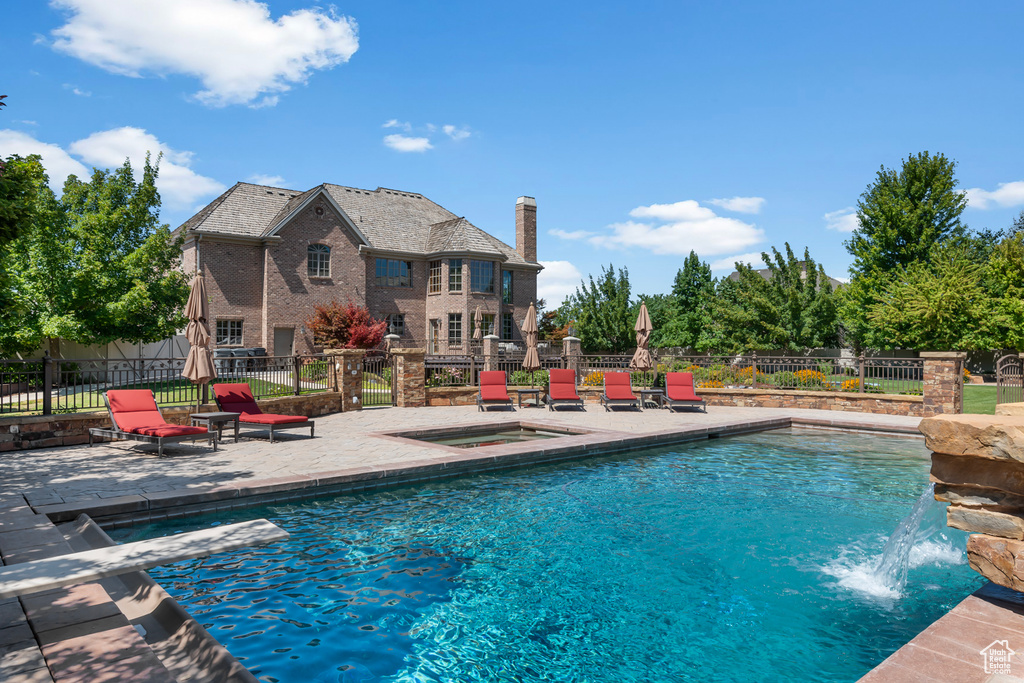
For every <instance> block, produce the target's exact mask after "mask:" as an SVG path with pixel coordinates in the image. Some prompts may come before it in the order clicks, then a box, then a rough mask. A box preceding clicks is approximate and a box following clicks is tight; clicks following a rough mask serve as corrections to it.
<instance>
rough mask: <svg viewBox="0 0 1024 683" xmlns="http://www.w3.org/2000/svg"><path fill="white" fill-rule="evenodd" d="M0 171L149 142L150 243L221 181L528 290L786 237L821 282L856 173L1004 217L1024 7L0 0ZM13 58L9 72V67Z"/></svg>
mask: <svg viewBox="0 0 1024 683" xmlns="http://www.w3.org/2000/svg"><path fill="white" fill-rule="evenodd" d="M10 5H11V6H9V7H7V8H6V9H5V12H4V21H3V23H2V25H0V37H2V39H3V44H4V48H5V54H7V55H8V58H7V59H6V60H5V61H4V63H3V67H2V69H3V72H2V73H3V78H2V79H0V94H6V95H8V98H7V100H6V101H7V103H8V106H7V107H6V108H4V109H3V110H0V155H3V156H6V155H8V154H12V153H19V154H27V153H31V152H39V153H42V154H43V156H44V161H45V163H46V164H47V167H48V168H49V170H50V171H51V175H52V176H53V177H54V179H53V182H54V183H57V184H59V183H60V182H62V180H63V177H64V176H65V175H66V174H67V173H69V172H75V173H83V172H84V171H87V170H88V169H89V168H91V167H92V166H99V167H112V166H116V165H118V164H120V163H121V162H122V161H123V159H124V158H125V156H131V157H132V158H133V159H141V155H142V154H144V152H145V150H146V149H151V150H154V151H155V150H157V149H160V150H163V151H164V153H165V158H164V162H163V165H162V167H161V180H160V189H161V194H162V196H163V199H164V209H163V213H162V215H163V219H164V220H165V221H166V222H168V223H170V224H171V226H172V227H174V226H177V225H178V224H180V223H181V222H182V221H184V220H185V219H186V218H188V217H189V216H190V215H191V214H192V213H194V211H195V210H196V209H198V208H199V207H201V206H204V205H205V204H206V203H207V202H208V201H209V200H211V199H212V198H214V197H215V196H216V195H217V194H219V193H220V192H221V191H222V190H223V189H224V188H226V187H228V186H230V185H232V184H233V183H235V182H236V181H239V180H245V181H261V180H264V181H266V182H269V183H270V184H276V185H280V186H283V187H287V188H290V189H296V190H305V189H308V188H310V187H312V186H314V185H317V184H319V183H321V182H333V183H338V184H343V185H353V186H358V187H364V188H370V189H373V188H376V187H378V186H384V187H391V188H397V189H404V190H409V191H415V192H420V193H423V194H425V195H426V196H428V197H429V198H431V199H433V200H434V201H436V202H438V203H439V204H441V205H443V206H445V207H446V208H448V209H449V210H451V211H453V212H455V213H456V214H459V215H464V216H466V217H467V218H468V219H469V220H470V221H472V222H473V223H475V224H476V225H478V226H480V227H481V228H483V229H485V230H488V231H489V232H491V233H493V234H495V235H497V236H498V237H500V238H501V239H503V240H505V241H506V242H509V243H512V244H514V243H515V235H514V203H515V199H516V197H518V196H519V195H524V194H525V195H532V196H534V197H536V198H537V204H538V223H539V233H540V236H539V248H538V251H539V255H540V260H541V261H542V262H545V263H546V264H547V266H548V267H547V269H546V270H545V272H544V273H542V276H541V294H542V296H543V295H546V296H547V297H548V299H549V302H550V301H551V300H558V299H559V298H560V297H561V295H562V294H564V293H566V292H568V291H571V290H572V288H573V287H574V286H575V284H577V283H578V280H579V276H580V274H583V275H586V274H588V273H596V272H597V271H598V270H599V269H600V267H601V265H602V264H608V263H614V264H615V265H616V266H627V267H628V268H629V270H630V275H631V280H632V282H633V288H634V292H636V293H640V292H643V293H656V292H664V291H667V290H668V289H669V288H670V286H671V281H672V278H673V276H674V275H675V272H676V270H677V269H678V268H679V267H680V265H681V262H682V259H683V258H684V257H685V255H686V254H687V253H688V252H689V250H690V249H691V248H692V249H695V250H696V251H697V253H698V254H699V255H700V256H701V257H702V258H703V259H705V260H706V261H708V262H710V263H713V264H714V265H715V267H716V271H715V272H716V274H718V275H724V274H726V273H728V272H729V271H730V270H732V266H731V264H732V262H733V261H734V260H735V259H736V258H737V257H740V258H743V259H744V260H746V259H748V258H750V256H749V255H751V254H756V253H757V252H760V251H761V250H767V249H768V248H769V246H772V245H775V246H779V247H781V246H782V244H783V243H784V242H787V241H788V242H789V243H790V244H792V245H793V247H794V248H796V249H798V250H802V248H803V247H804V246H808V247H810V249H811V254H812V256H814V257H815V258H816V259H817V260H818V261H820V262H821V263H823V264H824V265H825V268H826V270H827V271H828V272H829V274H831V275H833V276H838V277H843V276H845V275H846V269H847V267H848V265H849V257H848V255H847V253H846V251H845V249H844V248H843V246H842V243H843V241H844V240H845V239H847V237H848V235H849V233H848V232H846V231H847V230H849V229H850V228H851V227H852V225H853V223H852V219H851V217H850V208H851V207H853V206H854V205H855V204H856V201H857V198H858V196H859V195H860V193H861V192H863V191H864V189H865V187H866V186H867V185H868V183H870V182H871V181H872V179H873V177H874V174H875V172H876V171H877V170H878V168H879V167H880V166H881V165H885V166H889V167H892V166H897V165H898V164H899V163H900V160H901V159H902V158H905V157H906V156H907V155H908V154H910V153H916V152H919V151H923V150H929V151H931V152H942V153H944V154H946V155H947V156H949V157H951V158H953V159H955V160H956V161H957V162H958V163H959V167H958V177H959V180H960V184H961V187H962V188H963V189H965V190H968V191H969V193H968V196H969V200H970V208H968V210H967V211H966V212H965V220H966V222H967V223H968V225H969V226H970V227H972V228H986V227H987V228H1004V227H1007V226H1008V225H1010V223H1011V222H1012V220H1013V218H1014V216H1016V215H1018V214H1019V213H1020V212H1021V210H1024V140H1022V128H1021V125H1020V121H1021V118H1022V112H1024V89H1022V88H1021V87H1020V79H1021V63H1022V61H1021V59H1022V56H1024V55H1022V53H1021V48H1020V31H1021V27H1022V24H1024V22H1022V20H1024V5H1022V4H1021V3H1019V2H986V3H977V4H975V5H970V6H968V5H965V4H963V3H953V2H934V1H932V2H902V3H893V2H891V1H890V2H859V3H821V2H803V3H797V2H790V3H765V2H758V3H754V2H749V3H745V2H733V3H707V2H701V3H698V2H647V3H601V2H586V3H582V2H580V3H550V2H545V3H531V2H519V3H486V2H447V3H414V2H409V3H389V2H379V1H378V2H365V1H360V2H348V3H341V4H337V5H334V6H322V5H314V4H312V3H308V2H290V1H289V2H285V1H277V0H274V1H271V2H267V3H256V2H249V1H245V0H175V1H171V0H163V1H157V0H147V1H142V0H55V1H54V2H51V3H45V2H31V3H30V2H18V3H10ZM15 55H16V57H14V56H15Z"/></svg>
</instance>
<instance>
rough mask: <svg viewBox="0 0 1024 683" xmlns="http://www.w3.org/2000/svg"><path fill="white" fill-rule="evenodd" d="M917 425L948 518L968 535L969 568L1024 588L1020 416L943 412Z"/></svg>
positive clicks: (1023, 431) (1023, 429) (1023, 433)
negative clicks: (969, 534) (927, 451)
mask: <svg viewBox="0 0 1024 683" xmlns="http://www.w3.org/2000/svg"><path fill="white" fill-rule="evenodd" d="M920 429H921V432H922V433H923V434H924V435H925V443H926V444H927V446H928V448H930V449H931V450H932V476H931V478H932V481H933V482H935V498H936V499H938V500H941V501H946V502H948V503H949V508H948V510H947V512H946V521H947V523H948V524H949V526H951V527H954V528H956V529H963V530H964V531H968V532H971V534H972V535H971V536H970V538H969V539H968V541H967V560H968V562H969V563H970V565H971V568H972V569H974V570H975V571H976V572H978V573H979V574H981V575H983V576H984V577H985V578H987V579H989V580H990V581H992V582H994V583H997V584H999V585H1001V586H1006V587H1007V588H1012V589H1013V590H1017V591H1024V416H1004V415H942V416H939V417H929V418H925V419H924V420H921V425H920Z"/></svg>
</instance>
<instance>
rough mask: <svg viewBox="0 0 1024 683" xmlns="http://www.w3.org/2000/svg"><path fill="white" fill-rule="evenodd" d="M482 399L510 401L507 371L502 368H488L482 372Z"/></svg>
mask: <svg viewBox="0 0 1024 683" xmlns="http://www.w3.org/2000/svg"><path fill="white" fill-rule="evenodd" d="M480 400H481V401H509V402H511V401H512V399H510V398H509V397H508V389H507V388H506V387H505V373H504V371H502V370H486V371H484V372H481V373H480Z"/></svg>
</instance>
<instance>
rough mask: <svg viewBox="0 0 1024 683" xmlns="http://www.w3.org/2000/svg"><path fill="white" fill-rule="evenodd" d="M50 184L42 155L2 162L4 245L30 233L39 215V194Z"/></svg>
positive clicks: (0, 206) (0, 201)
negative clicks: (33, 221)
mask: <svg viewBox="0 0 1024 683" xmlns="http://www.w3.org/2000/svg"><path fill="white" fill-rule="evenodd" d="M46 183H47V178H46V171H44V170H43V164H42V161H41V158H40V156H39V155H38V154H33V155H31V156H29V157H20V156H18V155H16V154H15V155H13V156H10V157H7V159H4V160H0V246H3V245H4V244H7V243H8V242H11V241H13V240H14V239H15V238H17V237H18V235H20V234H21V233H23V232H26V231H27V230H28V229H29V227H30V225H31V222H32V219H33V217H34V216H35V213H36V203H37V195H38V193H39V192H40V190H42V189H43V188H44V187H45V186H46Z"/></svg>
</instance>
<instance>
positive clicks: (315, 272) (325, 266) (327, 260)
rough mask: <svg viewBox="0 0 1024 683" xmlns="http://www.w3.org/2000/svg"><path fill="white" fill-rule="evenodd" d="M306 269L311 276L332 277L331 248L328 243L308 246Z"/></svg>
mask: <svg viewBox="0 0 1024 683" xmlns="http://www.w3.org/2000/svg"><path fill="white" fill-rule="evenodd" d="M306 270H307V272H308V273H309V276H310V277H330V276H331V248H330V247H329V246H327V245H326V244H311V245H309V246H308V247H306Z"/></svg>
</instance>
